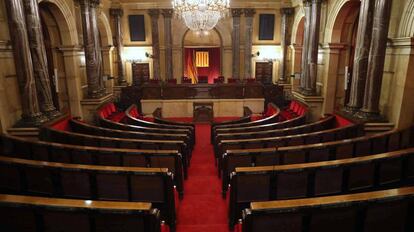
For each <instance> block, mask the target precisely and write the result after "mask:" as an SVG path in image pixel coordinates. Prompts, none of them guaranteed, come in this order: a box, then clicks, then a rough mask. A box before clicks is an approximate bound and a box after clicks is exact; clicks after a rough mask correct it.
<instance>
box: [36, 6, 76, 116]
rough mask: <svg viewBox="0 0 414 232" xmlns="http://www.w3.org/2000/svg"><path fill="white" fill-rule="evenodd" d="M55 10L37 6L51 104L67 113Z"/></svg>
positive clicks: (59, 36)
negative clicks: (44, 50)
mask: <svg viewBox="0 0 414 232" xmlns="http://www.w3.org/2000/svg"><path fill="white" fill-rule="evenodd" d="M55 10H57V9H56V6H55V5H53V4H52V3H49V2H41V3H40V4H39V13H40V18H41V22H42V31H43V38H44V43H45V48H46V56H47V62H48V71H49V79H50V85H51V90H52V96H53V103H54V105H55V107H56V108H57V109H58V110H63V111H68V109H69V100H68V99H69V96H68V91H67V87H66V71H65V65H64V59H63V55H62V53H61V52H59V50H58V49H57V48H58V47H61V46H62V44H63V42H62V36H61V34H60V28H59V24H58V20H57V19H56V17H55V15H54V13H53V11H55Z"/></svg>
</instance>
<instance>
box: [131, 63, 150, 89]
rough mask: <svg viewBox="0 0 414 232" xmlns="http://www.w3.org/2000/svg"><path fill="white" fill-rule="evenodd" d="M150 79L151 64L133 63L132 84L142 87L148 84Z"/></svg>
mask: <svg viewBox="0 0 414 232" xmlns="http://www.w3.org/2000/svg"><path fill="white" fill-rule="evenodd" d="M149 78H150V72H149V63H139V64H138V63H133V64H132V83H133V85H140V84H142V83H144V82H148V80H149Z"/></svg>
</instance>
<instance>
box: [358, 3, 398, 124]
mask: <svg viewBox="0 0 414 232" xmlns="http://www.w3.org/2000/svg"><path fill="white" fill-rule="evenodd" d="M391 6H392V0H377V1H375V11H374V21H373V26H372V38H371V49H370V51H369V58H368V74H367V79H366V82H365V92H364V102H363V105H362V108H361V110H360V112H359V113H358V116H360V117H362V118H366V119H368V120H375V119H378V118H379V117H380V110H379V101H380V96H381V85H382V77H383V74H384V63H385V53H386V49H387V39H388V29H389V25H390V16H391Z"/></svg>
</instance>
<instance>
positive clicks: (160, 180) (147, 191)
mask: <svg viewBox="0 0 414 232" xmlns="http://www.w3.org/2000/svg"><path fill="white" fill-rule="evenodd" d="M0 191H1V192H2V193H7V194H18V195H35V196H48V197H56V198H73V199H86V200H108V201H124V202H149V203H153V204H152V206H153V207H156V208H158V209H160V212H161V219H162V220H165V221H166V222H167V223H168V224H169V225H174V223H175V217H176V216H175V198H174V186H173V180H172V173H170V172H168V169H167V168H135V167H134V168H133V167H129V168H126V167H122V168H121V167H111V168H108V167H104V166H93V165H79V164H62V163H53V162H42V161H33V160H26V159H17V158H8V157H0Z"/></svg>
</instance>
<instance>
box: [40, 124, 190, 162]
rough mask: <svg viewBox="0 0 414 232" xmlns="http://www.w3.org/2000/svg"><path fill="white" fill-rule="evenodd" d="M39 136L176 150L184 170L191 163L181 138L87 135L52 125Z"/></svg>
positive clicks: (94, 144) (89, 143)
mask: <svg viewBox="0 0 414 232" xmlns="http://www.w3.org/2000/svg"><path fill="white" fill-rule="evenodd" d="M39 138H40V140H42V141H48V142H56V143H63V144H73V145H83V146H91V147H110V148H126V149H142V150H176V151H178V152H179V153H180V154H181V155H182V157H183V161H184V163H183V166H184V170H186V169H187V166H188V164H189V160H190V155H191V149H190V147H188V146H187V144H185V143H184V142H183V141H179V140H154V139H129V138H114V137H104V136H97V135H87V134H81V133H75V132H71V131H62V130H56V129H54V128H52V127H44V128H42V129H41V131H40V134H39Z"/></svg>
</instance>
